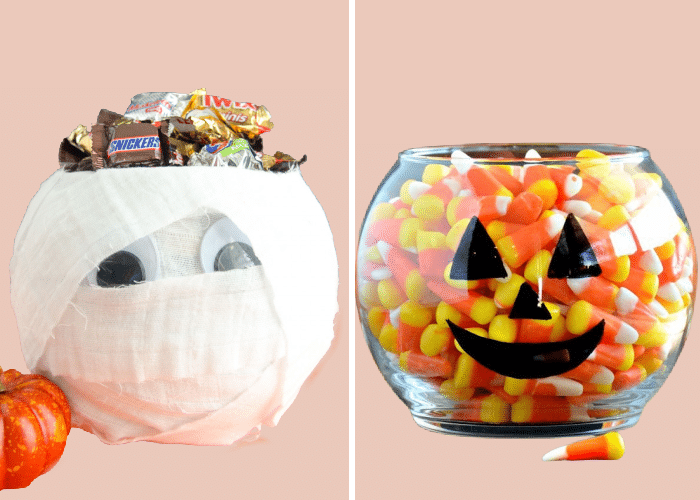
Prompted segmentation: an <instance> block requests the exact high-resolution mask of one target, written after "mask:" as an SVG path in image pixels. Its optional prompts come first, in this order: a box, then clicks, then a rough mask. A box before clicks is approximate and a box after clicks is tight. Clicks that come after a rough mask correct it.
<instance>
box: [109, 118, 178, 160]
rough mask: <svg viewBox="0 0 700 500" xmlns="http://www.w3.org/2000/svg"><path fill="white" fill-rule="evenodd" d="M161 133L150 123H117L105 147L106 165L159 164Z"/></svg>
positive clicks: (161, 153) (161, 158)
mask: <svg viewBox="0 0 700 500" xmlns="http://www.w3.org/2000/svg"><path fill="white" fill-rule="evenodd" d="M161 134H162V131H160V129H159V128H158V127H155V126H153V125H151V124H150V123H122V124H121V125H118V126H117V127H116V128H115V129H114V136H113V137H112V140H111V141H110V143H109V148H108V149H107V166H109V167H136V166H155V165H160V164H161V163H162V161H163V150H162V148H161ZM168 151H169V149H168Z"/></svg>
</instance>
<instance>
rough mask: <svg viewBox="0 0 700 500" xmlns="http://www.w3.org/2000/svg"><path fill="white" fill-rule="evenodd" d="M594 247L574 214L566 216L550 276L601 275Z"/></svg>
mask: <svg viewBox="0 0 700 500" xmlns="http://www.w3.org/2000/svg"><path fill="white" fill-rule="evenodd" d="M602 272H603V271H602V270H601V268H600V265H598V260H597V259H596V257H595V253H594V252H593V248H592V247H591V244H590V242H589V241H588V238H586V235H585V234H584V232H583V229H581V225H580V224H579V223H578V222H577V221H576V217H575V216H574V215H573V214H569V215H567V216H566V221H565V222H564V227H563V228H562V230H561V236H559V241H558V242H557V246H556V248H555V249H554V253H552V260H551V261H550V263H549V269H548V270H547V277H548V278H587V277H591V276H599V275H600V274H601V273H602Z"/></svg>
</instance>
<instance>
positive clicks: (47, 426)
mask: <svg viewBox="0 0 700 500" xmlns="http://www.w3.org/2000/svg"><path fill="white" fill-rule="evenodd" d="M0 422H1V424H2V425H0V444H1V445H2V446H0V490H2V489H6V488H24V487H26V486H28V485H29V484H30V483H31V482H32V481H33V480H34V479H35V478H37V477H38V476H40V475H41V474H44V473H45V472H47V471H48V470H50V469H51V468H52V467H53V466H54V465H56V462H58V460H59V459H60V458H61V455H62V454H63V449H64V447H65V445H66V439H67V437H68V433H69V432H70V427H71V423H70V408H69V406H68V400H67V399H66V396H65V395H64V394H63V392H62V391H61V389H59V388H58V386H56V385H55V384H54V383H53V382H51V381H50V380H49V379H47V378H45V377H42V376H41V375H26V374H23V373H20V372H18V371H17V370H7V371H5V372H3V371H2V368H0Z"/></svg>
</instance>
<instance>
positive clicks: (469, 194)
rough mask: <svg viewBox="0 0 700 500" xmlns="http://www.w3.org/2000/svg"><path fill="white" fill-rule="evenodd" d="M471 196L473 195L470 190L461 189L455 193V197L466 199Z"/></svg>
mask: <svg viewBox="0 0 700 500" xmlns="http://www.w3.org/2000/svg"><path fill="white" fill-rule="evenodd" d="M473 195H474V193H472V190H471V189H462V190H461V191H460V192H459V193H457V196H464V197H465V198H468V197H470V196H473Z"/></svg>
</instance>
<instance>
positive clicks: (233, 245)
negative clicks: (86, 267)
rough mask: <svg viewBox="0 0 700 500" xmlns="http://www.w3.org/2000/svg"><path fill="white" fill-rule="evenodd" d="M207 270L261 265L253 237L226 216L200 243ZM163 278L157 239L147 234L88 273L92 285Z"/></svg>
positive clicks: (112, 286)
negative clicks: (249, 236) (251, 239)
mask: <svg viewBox="0 0 700 500" xmlns="http://www.w3.org/2000/svg"><path fill="white" fill-rule="evenodd" d="M199 254H200V261H201V264H202V268H203V269H204V272H205V273H212V272H223V271H230V270H233V269H246V268H249V267H253V266H259V265H260V264H261V263H260V260H259V259H258V257H257V256H256V255H255V252H254V251H253V247H252V244H251V242H250V239H248V237H247V236H246V235H245V233H243V231H241V230H240V229H239V228H238V226H236V225H235V224H234V223H233V221H231V219H228V218H226V217H225V218H223V219H220V220H218V221H217V222H215V223H214V224H212V225H211V227H209V229H207V232H206V233H205V234H204V237H203V238H202V244H201V246H200V252H199ZM159 277H160V258H159V254H158V249H157V246H156V242H155V240H154V239H153V238H152V237H151V236H145V237H143V238H140V239H138V240H136V241H135V242H133V243H131V244H130V245H128V246H127V247H125V248H124V249H122V250H120V251H118V252H116V253H113V254H112V255H110V256H109V257H107V258H106V259H104V260H103V261H102V262H100V264H99V266H97V267H96V268H95V269H93V270H92V271H91V272H90V274H88V276H87V281H88V283H89V284H90V285H93V286H99V287H102V288H118V287H123V286H129V285H136V284H139V283H143V282H146V281H154V280H157V279H158V278H159Z"/></svg>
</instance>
